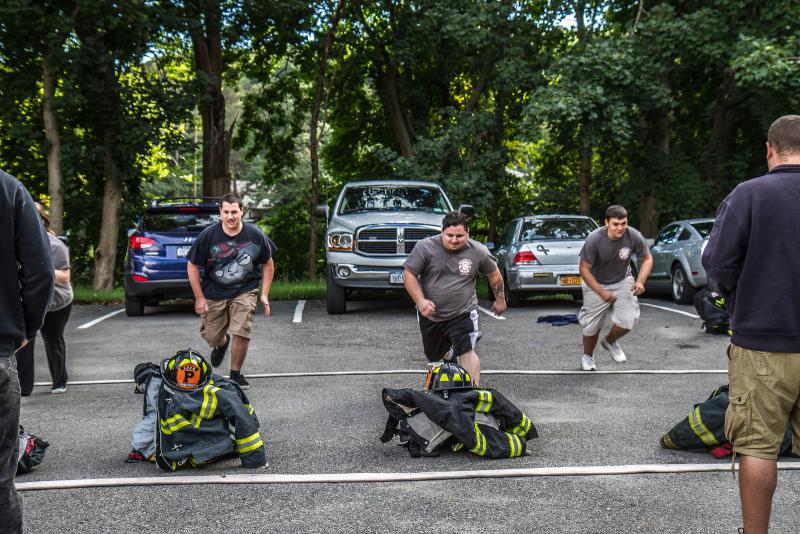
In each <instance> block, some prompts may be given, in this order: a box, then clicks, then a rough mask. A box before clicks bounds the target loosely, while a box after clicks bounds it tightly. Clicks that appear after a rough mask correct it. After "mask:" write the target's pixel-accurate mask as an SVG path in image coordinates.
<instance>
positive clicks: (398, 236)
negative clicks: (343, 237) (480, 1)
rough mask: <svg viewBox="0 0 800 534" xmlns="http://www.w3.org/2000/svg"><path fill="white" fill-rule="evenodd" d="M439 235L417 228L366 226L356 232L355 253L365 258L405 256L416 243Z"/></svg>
mask: <svg viewBox="0 0 800 534" xmlns="http://www.w3.org/2000/svg"><path fill="white" fill-rule="evenodd" d="M439 233H440V232H439V230H435V229H433V228H425V227H419V226H414V227H406V226H366V227H364V228H361V229H359V230H358V231H357V232H356V251H357V252H359V253H360V254H363V255H365V256H405V255H408V254H410V253H411V251H412V250H413V249H414V245H416V244H417V242H418V241H420V240H422V239H425V238H426V237H430V236H432V235H437V234H439Z"/></svg>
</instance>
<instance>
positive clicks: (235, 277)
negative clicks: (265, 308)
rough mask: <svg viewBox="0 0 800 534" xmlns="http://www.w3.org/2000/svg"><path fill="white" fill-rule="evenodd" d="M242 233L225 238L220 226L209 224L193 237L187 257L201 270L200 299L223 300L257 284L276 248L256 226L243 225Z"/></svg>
mask: <svg viewBox="0 0 800 534" xmlns="http://www.w3.org/2000/svg"><path fill="white" fill-rule="evenodd" d="M242 224H243V227H242V231H241V232H239V233H238V234H236V235H235V236H229V235H228V234H226V233H225V232H224V231H223V230H222V222H219V223H216V224H212V225H211V226H209V227H207V228H205V229H204V230H203V231H202V232H200V235H198V236H197V239H196V240H195V242H194V244H193V245H192V248H191V250H189V254H188V255H187V257H188V258H189V261H190V262H192V263H193V264H195V265H197V266H198V267H201V268H203V269H204V270H205V271H204V272H203V278H202V287H203V295H204V296H205V297H206V298H207V299H209V300H227V299H232V298H234V297H236V296H237V295H241V294H242V293H246V292H247V291H252V290H253V289H256V288H257V287H258V284H259V283H260V281H261V266H262V265H264V264H265V263H267V262H268V261H269V259H270V258H271V257H272V256H273V254H274V253H275V250H276V249H277V247H275V244H274V243H273V242H272V240H271V239H270V238H268V237H267V236H266V234H264V232H262V231H261V230H260V229H259V228H258V227H257V226H255V225H253V224H250V223H246V222H243V223H242Z"/></svg>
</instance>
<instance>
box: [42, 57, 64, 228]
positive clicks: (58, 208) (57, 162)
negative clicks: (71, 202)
mask: <svg viewBox="0 0 800 534" xmlns="http://www.w3.org/2000/svg"><path fill="white" fill-rule="evenodd" d="M48 56H49V54H45V56H44V60H43V62H42V70H43V86H44V98H43V106H42V118H43V120H44V135H45V140H46V144H45V147H46V151H47V189H48V191H49V193H50V229H51V230H53V232H55V233H56V235H61V234H62V233H63V231H64V191H63V190H62V188H61V135H60V133H59V131H58V118H57V117H56V114H55V111H53V98H54V97H55V94H56V83H57V80H56V77H55V75H54V73H53V72H52V70H51V67H50V65H49V59H48Z"/></svg>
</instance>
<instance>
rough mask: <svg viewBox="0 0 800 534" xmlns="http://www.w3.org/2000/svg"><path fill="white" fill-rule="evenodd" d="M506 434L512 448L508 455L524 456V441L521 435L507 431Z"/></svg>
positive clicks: (511, 456)
mask: <svg viewBox="0 0 800 534" xmlns="http://www.w3.org/2000/svg"><path fill="white" fill-rule="evenodd" d="M506 436H508V446H509V448H510V449H511V453H510V454H509V456H508V457H509V458H513V457H515V456H522V441H520V439H519V437H518V436H517V435H516V434H512V433H510V432H506Z"/></svg>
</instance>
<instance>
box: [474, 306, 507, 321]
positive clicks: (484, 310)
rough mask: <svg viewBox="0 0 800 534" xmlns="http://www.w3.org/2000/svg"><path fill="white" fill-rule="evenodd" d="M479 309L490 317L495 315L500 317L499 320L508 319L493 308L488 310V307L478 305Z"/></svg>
mask: <svg viewBox="0 0 800 534" xmlns="http://www.w3.org/2000/svg"><path fill="white" fill-rule="evenodd" d="M478 309H479V310H480V311H482V312H483V313H485V314H486V315H488V316H489V317H493V318H495V319H499V320H501V321H505V320H506V318H505V317H503V316H502V315H497V314H496V313H495V312H493V311H492V310H487V309H486V308H483V307H481V306H478Z"/></svg>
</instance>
